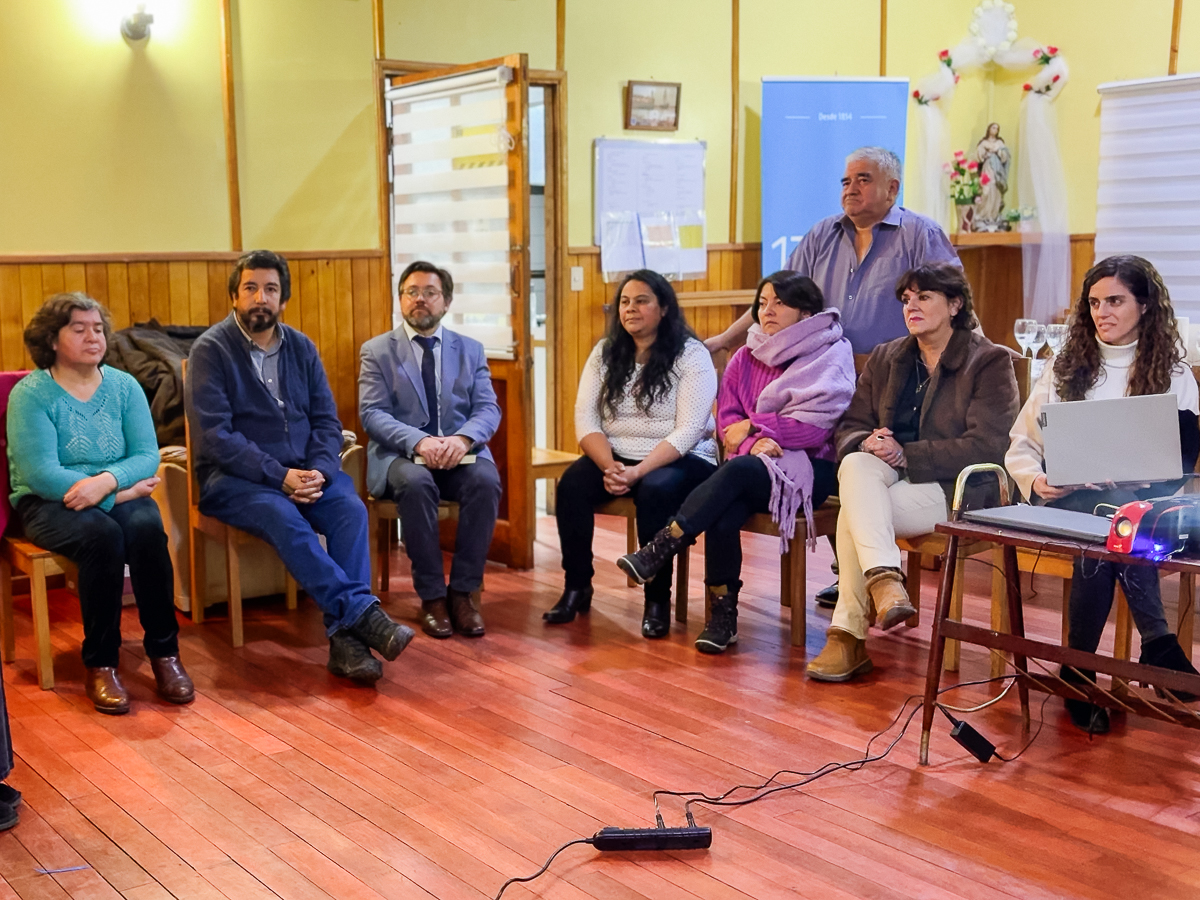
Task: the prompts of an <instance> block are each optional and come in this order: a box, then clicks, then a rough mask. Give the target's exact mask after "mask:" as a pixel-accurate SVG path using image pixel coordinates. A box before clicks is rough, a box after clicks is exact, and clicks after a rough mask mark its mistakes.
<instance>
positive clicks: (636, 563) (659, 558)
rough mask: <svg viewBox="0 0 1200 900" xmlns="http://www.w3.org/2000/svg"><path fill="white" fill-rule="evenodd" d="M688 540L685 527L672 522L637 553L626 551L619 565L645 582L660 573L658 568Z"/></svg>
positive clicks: (625, 571) (642, 582)
mask: <svg viewBox="0 0 1200 900" xmlns="http://www.w3.org/2000/svg"><path fill="white" fill-rule="evenodd" d="M687 542H688V540H687V535H685V534H684V533H683V529H682V528H680V527H679V525H678V524H677V523H676V522H671V523H670V524H669V525H667V527H666V528H664V529H663V530H662V531H660V532H659V533H658V534H656V535H655V536H654V537H652V538H651V539H650V543H648V544H646V546H644V547H642V549H641V550H639V551H638V552H637V553H626V554H625V555H624V556H622V557H621V558H620V559H618V560H617V565H618V566H620V568H621V571H622V572H624V573H625V574H626V575H628V576H629V577H630V578H632V579H633V580H634V581H636V582H637V583H638V584H645V583H646V582H647V581H649V580H650V579H651V578H653V577H654V576H655V575H656V574H658V570H659V569H661V568H662V567H663V566H665V565H666V564H667V563H668V562H670V561H671V558H672V557H673V556H674V555H675V554H676V553H678V552H679V551H680V550H682V549H683V547H684V545H685V544H686V543H687Z"/></svg>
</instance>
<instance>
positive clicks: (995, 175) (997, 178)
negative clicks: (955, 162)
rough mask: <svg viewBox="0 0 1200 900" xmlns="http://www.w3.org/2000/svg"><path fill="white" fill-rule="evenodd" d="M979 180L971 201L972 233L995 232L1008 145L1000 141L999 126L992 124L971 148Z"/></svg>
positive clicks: (1004, 188)
mask: <svg viewBox="0 0 1200 900" xmlns="http://www.w3.org/2000/svg"><path fill="white" fill-rule="evenodd" d="M975 160H976V162H978V163H979V180H980V181H981V182H984V184H983V186H982V189H981V190H980V193H979V196H978V197H977V198H976V199H975V225H974V230H975V231H999V230H1000V228H1001V219H1000V213H1001V212H1002V211H1003V209H1004V195H1005V194H1006V193H1007V192H1008V163H1009V153H1008V145H1007V144H1005V143H1004V140H1003V139H1002V138H1001V137H1000V125H999V123H997V122H993V123H992V124H991V125H989V126H988V129H987V134H985V135H984V136H983V137H982V138H981V139H980V141H979V143H978V144H976V145H975Z"/></svg>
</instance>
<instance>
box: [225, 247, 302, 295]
mask: <svg viewBox="0 0 1200 900" xmlns="http://www.w3.org/2000/svg"><path fill="white" fill-rule="evenodd" d="M247 269H250V270H251V271H253V270H254V269H274V270H275V271H276V272H278V273H279V303H280V305H283V304H284V303H287V302H288V300H289V299H291V296H292V276H291V273H290V272H289V271H288V264H287V260H286V259H284V258H283V257H282V256H280V255H279V254H278V253H275V252H274V251H272V250H247V251H246V252H245V253H243V254H242V255H241V256H239V257H238V261H237V262H236V263H234V264H233V271H232V272H230V273H229V296H230V297H232V298H234V299H235V300H236V299H237V295H238V287H239V286H240V285H241V283H242V273H243V272H245V271H246V270H247Z"/></svg>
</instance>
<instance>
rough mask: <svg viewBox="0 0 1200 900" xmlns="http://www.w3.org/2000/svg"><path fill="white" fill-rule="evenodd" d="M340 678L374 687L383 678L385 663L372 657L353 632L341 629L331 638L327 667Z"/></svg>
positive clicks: (368, 649)
mask: <svg viewBox="0 0 1200 900" xmlns="http://www.w3.org/2000/svg"><path fill="white" fill-rule="evenodd" d="M326 668H327V669H329V671H330V672H332V673H333V674H334V675H337V676H338V677H339V678H349V679H350V680H351V681H353V682H356V683H357V684H365V685H368V686H369V685H372V684H374V683H375V682H377V681H378V680H379V679H380V678H382V677H383V663H381V662H380V661H379V660H377V659H376V658H375V657H374V656H372V655H371V649H370V648H369V647H368V646H367V645H366V644H364V643H363V642H362V641H361V640H359V638H358V636H357V635H355V634H353V633H352V632H349V631H347V630H346V629H344V628H341V629H339V630H337V631H335V632H334V633H333V634H332V635H331V636H330V638H329V662H328V664H327V665H326Z"/></svg>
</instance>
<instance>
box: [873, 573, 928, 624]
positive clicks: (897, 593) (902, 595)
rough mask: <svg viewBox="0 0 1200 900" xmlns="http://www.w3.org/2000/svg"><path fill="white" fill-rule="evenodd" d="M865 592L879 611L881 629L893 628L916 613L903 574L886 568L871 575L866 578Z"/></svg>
mask: <svg viewBox="0 0 1200 900" xmlns="http://www.w3.org/2000/svg"><path fill="white" fill-rule="evenodd" d="M867 593H868V594H870V596H871V602H872V603H874V604H875V609H876V610H878V612H879V627H880V628H881V629H882V630H883V631H888V630H889V629H891V628H895V627H896V626H897V625H899V624H900V623H901V622H903V621H905V620H907V619H910V618H912V617H913V616H915V615H916V614H917V611H916V610H915V609H914V608H913V605H912V602H911V601H910V600H909V599H908V591H906V590H905V589H904V576H903V575H901V574H900V573H899V572H894V571H892V570H891V569H886V570H884V571H882V572H879V573H878V574H876V575H872V576H871V577H870V578H868V579H867Z"/></svg>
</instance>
